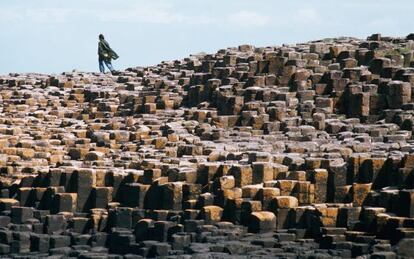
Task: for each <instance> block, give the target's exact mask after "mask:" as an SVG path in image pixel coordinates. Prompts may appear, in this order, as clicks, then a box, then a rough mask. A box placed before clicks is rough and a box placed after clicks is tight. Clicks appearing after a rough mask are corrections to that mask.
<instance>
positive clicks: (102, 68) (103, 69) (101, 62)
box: [99, 58, 105, 73]
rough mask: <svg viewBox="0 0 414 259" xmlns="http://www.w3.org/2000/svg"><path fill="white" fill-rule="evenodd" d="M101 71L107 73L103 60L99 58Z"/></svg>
mask: <svg viewBox="0 0 414 259" xmlns="http://www.w3.org/2000/svg"><path fill="white" fill-rule="evenodd" d="M99 71H100V72H101V73H105V66H104V62H103V60H102V59H101V58H99Z"/></svg>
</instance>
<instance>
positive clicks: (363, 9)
mask: <svg viewBox="0 0 414 259" xmlns="http://www.w3.org/2000/svg"><path fill="white" fill-rule="evenodd" d="M413 11H414V1H412V0H394V1H390V0H346V1H345V0H283V1H279V0H168V1H167V0H70V1H68V0H0V34H1V35H0V75H3V74H7V73H10V72H18V73H21V72H37V73H61V72H69V71H72V70H73V69H76V70H78V71H88V72H92V71H98V57H97V44H98V35H99V34H100V33H102V34H104V35H105V38H106V39H107V41H108V42H109V44H110V45H111V47H112V48H113V49H114V50H115V51H116V52H117V53H118V54H119V56H120V58H119V59H118V60H116V61H114V62H113V65H114V67H115V68H116V69H120V70H122V69H126V68H128V67H136V66H148V65H155V64H158V63H160V62H161V61H166V60H174V59H183V58H185V57H187V56H189V55H190V54H194V53H199V52H206V53H215V52H216V51H217V50H219V49H223V48H227V47H234V46H238V45H241V44H253V45H255V46H261V47H263V46H274V45H281V44H284V43H286V44H291V43H301V42H307V41H310V40H317V39H321V38H327V37H339V36H353V37H358V38H366V37H367V36H369V35H371V34H373V33H381V34H382V35H385V36H400V37H403V36H406V35H408V34H409V33H411V32H414V26H413V25H414V19H413V16H412V14H413Z"/></svg>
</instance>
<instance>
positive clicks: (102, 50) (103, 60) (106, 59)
mask: <svg viewBox="0 0 414 259" xmlns="http://www.w3.org/2000/svg"><path fill="white" fill-rule="evenodd" d="M98 57H99V59H98V61H99V71H100V72H101V73H105V66H104V64H105V65H106V66H107V67H108V69H109V70H110V71H111V73H112V74H114V73H115V72H116V71H115V70H114V68H113V67H112V63H111V60H112V59H114V60H116V59H118V58H119V56H118V54H116V52H115V51H113V50H112V49H111V47H110V46H109V43H108V42H107V41H106V40H105V37H104V36H103V35H102V34H99V43H98Z"/></svg>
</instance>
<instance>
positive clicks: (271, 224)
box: [0, 34, 414, 258]
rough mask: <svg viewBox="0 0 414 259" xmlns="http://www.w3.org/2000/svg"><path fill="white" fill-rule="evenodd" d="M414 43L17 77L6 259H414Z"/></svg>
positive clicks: (3, 228) (1, 149)
mask: <svg viewBox="0 0 414 259" xmlns="http://www.w3.org/2000/svg"><path fill="white" fill-rule="evenodd" d="M413 40H414V34H410V35H408V36H407V37H402V38H392V37H381V35H379V34H375V35H372V36H370V37H369V38H368V39H367V40H359V39H355V38H337V39H325V40H321V41H315V42H309V43H305V44H297V45H286V46H278V47H265V48H257V47H253V46H250V45H243V46H239V47H237V48H228V49H223V50H219V51H218V52H217V53H216V54H210V55H209V54H197V55H192V56H190V57H189V58H186V59H184V60H176V61H172V62H163V63H161V64H159V65H156V66H152V67H146V68H139V67H138V68H130V69H127V70H126V71H122V72H120V74H119V75H116V76H112V75H107V74H106V75H104V74H96V73H81V72H73V73H64V74H61V75H41V74H9V75H7V76H1V77H0V98H1V99H0V197H1V198H0V254H1V255H2V256H3V257H7V256H9V257H17V258H36V257H39V258H43V257H47V256H53V258H61V257H64V258H75V257H78V258H122V257H123V256H124V258H140V257H163V258H176V257H178V258H230V257H235V256H237V257H238V258H271V257H282V258H325V257H326V258H331V257H336V258H346V257H357V256H361V255H366V258H369V256H370V257H371V258H397V256H399V257H400V258H409V257H410V256H411V257H412V256H414V170H413V169H414V141H413V136H412V132H413V126H414V116H413V115H414V95H413V93H412V91H413V86H414V59H413V50H414V41H413Z"/></svg>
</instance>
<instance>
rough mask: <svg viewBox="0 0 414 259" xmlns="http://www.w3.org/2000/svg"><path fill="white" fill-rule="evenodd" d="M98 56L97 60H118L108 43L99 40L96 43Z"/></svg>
mask: <svg viewBox="0 0 414 259" xmlns="http://www.w3.org/2000/svg"><path fill="white" fill-rule="evenodd" d="M98 55H99V58H102V59H106V60H111V59H118V58H119V56H118V54H116V52H115V51H114V50H113V49H111V47H110V46H109V43H108V42H107V41H106V40H99V43H98Z"/></svg>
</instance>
